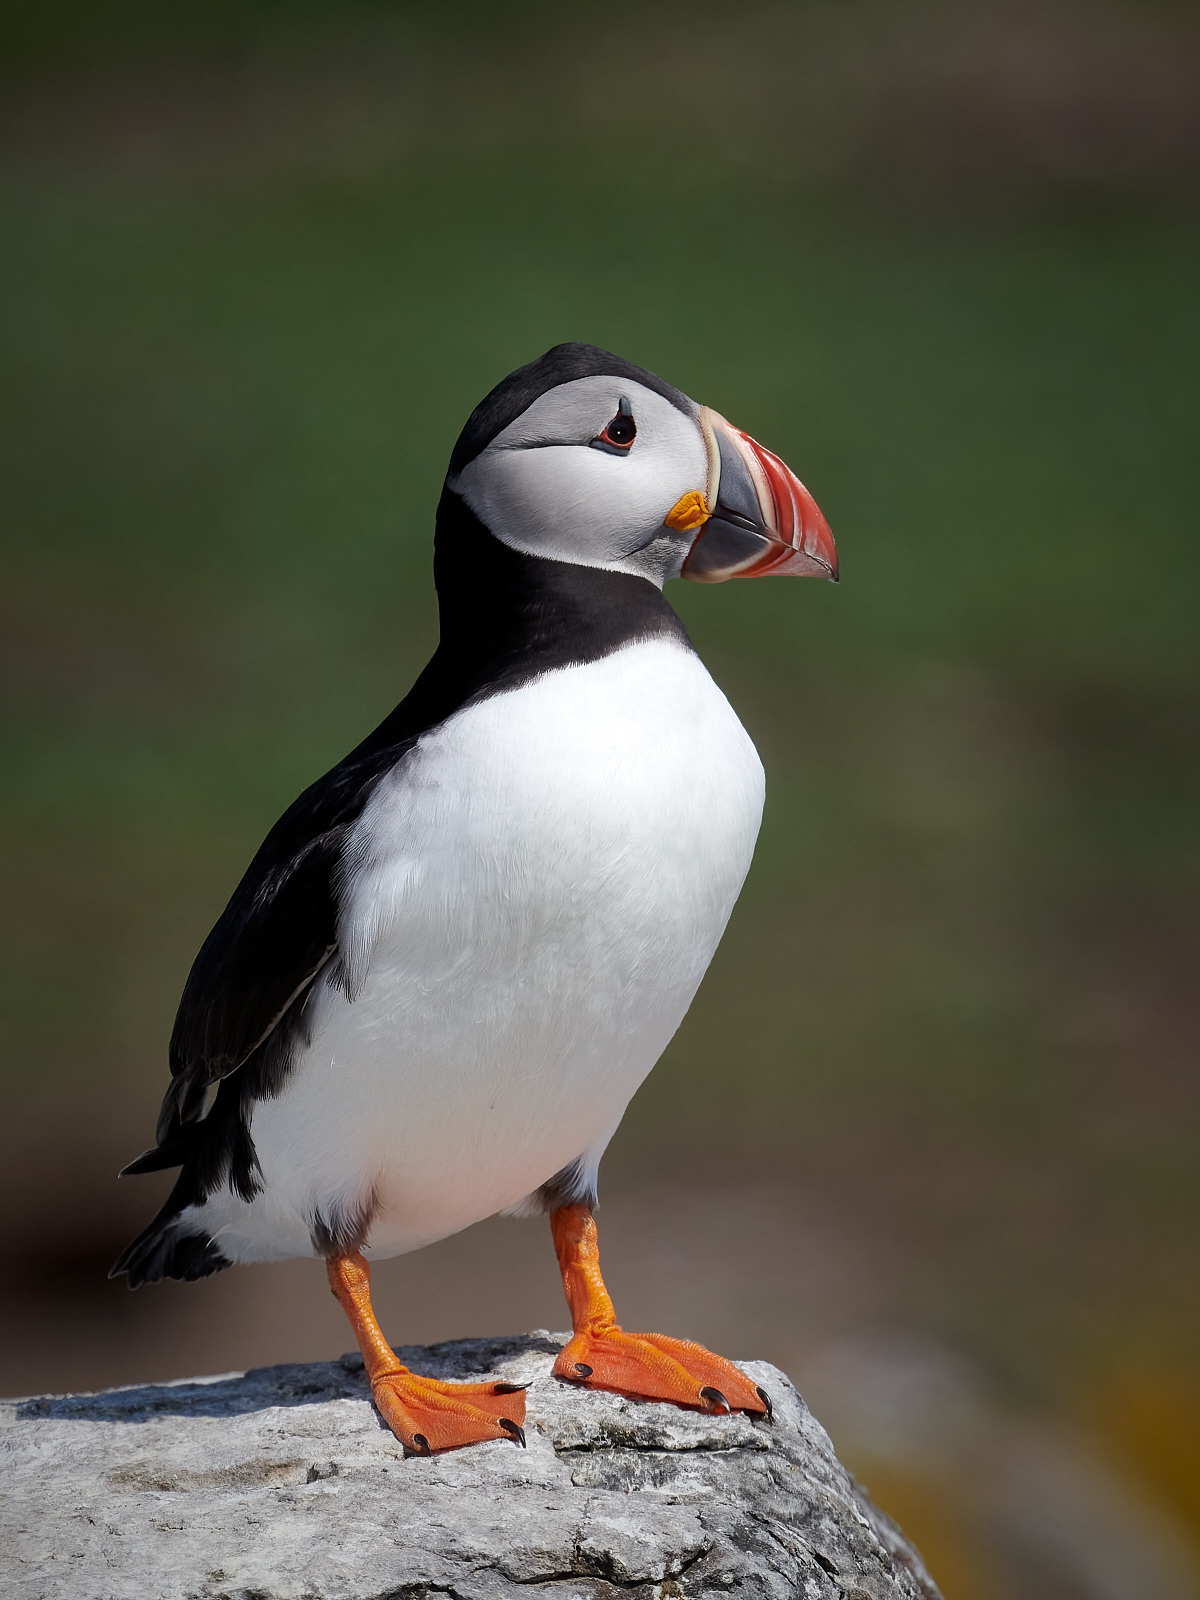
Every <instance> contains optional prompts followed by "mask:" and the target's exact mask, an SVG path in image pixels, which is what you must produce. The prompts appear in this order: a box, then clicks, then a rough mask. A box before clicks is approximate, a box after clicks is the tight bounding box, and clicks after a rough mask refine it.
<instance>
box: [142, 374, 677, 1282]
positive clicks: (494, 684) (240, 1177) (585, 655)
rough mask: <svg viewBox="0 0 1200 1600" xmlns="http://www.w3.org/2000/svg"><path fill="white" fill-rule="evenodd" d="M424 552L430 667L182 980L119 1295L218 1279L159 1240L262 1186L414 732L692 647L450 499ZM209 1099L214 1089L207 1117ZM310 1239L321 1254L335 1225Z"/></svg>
mask: <svg viewBox="0 0 1200 1600" xmlns="http://www.w3.org/2000/svg"><path fill="white" fill-rule="evenodd" d="M587 348H589V347H586V346H583V347H580V346H560V347H559V350H564V349H566V350H579V349H585V350H586V349H587ZM555 355H556V352H555V351H551V352H549V354H548V355H547V356H545V357H543V358H542V361H543V363H547V362H551V358H552V357H554V356H555ZM609 359H610V360H611V359H612V358H609ZM533 365H534V366H535V367H536V366H538V365H539V364H538V363H534V364H533ZM551 365H552V367H553V366H554V364H553V363H551ZM620 365H621V366H622V367H624V366H625V365H626V364H624V363H621V364H620ZM530 370H531V369H530V368H523V369H522V372H528V371H530ZM554 370H558V369H557V367H555V368H554ZM603 370H609V369H608V368H605V369H603ZM632 371H633V372H634V373H637V372H638V369H636V368H634V369H632ZM573 375H574V376H579V373H578V372H574V373H573ZM520 376H521V374H520V373H518V374H514V378H520ZM647 376H648V375H639V381H645V378H646V377H647ZM559 381H562V380H559ZM653 381H654V384H655V386H656V387H658V388H659V389H660V390H661V389H662V388H663V387H664V386H663V385H660V384H659V383H658V380H653ZM512 382H513V379H508V380H506V383H512ZM504 387H505V386H504V385H501V386H500V389H497V390H494V391H493V395H492V396H489V400H491V399H492V398H493V397H494V396H496V395H498V394H499V393H500V390H501V389H503V388H504ZM522 392H523V391H522ZM539 392H541V391H539ZM515 403H516V402H515V401H506V402H505V407H507V406H508V405H511V404H515ZM487 404H488V401H485V402H484V405H485V406H486V405H487ZM524 404H525V405H528V404H529V401H528V400H526V401H525V403H524ZM479 409H480V410H482V409H483V408H482V407H481V408H479ZM502 409H504V408H498V409H497V414H499V410H502ZM520 409H521V410H523V409H524V405H522V406H521V408H520ZM478 414H479V413H478V412H476V414H475V415H476V416H478ZM519 414H520V412H519V411H517V412H515V413H514V415H519ZM472 420H473V421H474V418H473V419H472ZM484 426H485V424H480V425H479V431H480V432H482V429H483V428H484ZM486 426H491V423H490V422H489V423H487V424H486ZM499 426H506V423H500V424H499ZM470 427H471V423H468V429H470ZM496 431H498V428H497V430H496ZM464 437H465V432H464ZM459 443H460V446H461V445H462V440H460V441H459ZM481 448H482V447H481ZM434 550H435V553H434V578H435V582H436V586H437V592H438V604H439V612H440V618H441V638H440V642H439V644H438V648H437V650H436V651H435V653H434V655H433V657H432V658H431V660H430V662H429V664H428V665H427V666H426V668H425V670H424V671H423V672H422V673H421V675H420V677H419V678H418V679H417V681H416V683H415V684H414V685H413V687H412V689H411V691H410V692H409V694H408V695H407V696H406V697H405V698H404V700H402V701H401V703H400V704H399V705H398V706H397V707H396V709H395V710H394V711H393V712H392V713H391V715H390V716H388V717H386V718H385V719H384V721H383V722H382V723H380V725H379V726H378V727H377V728H376V729H375V730H374V732H373V733H371V734H369V735H368V736H367V738H365V739H364V740H363V741H362V743H361V744H359V745H357V746H356V747H355V748H354V749H353V750H352V751H351V752H350V754H349V755H348V756H346V758H345V759H344V760H343V761H340V762H339V763H338V764H337V766H335V767H334V768H333V769H332V770H331V771H329V772H327V773H326V774H325V776H324V777H322V778H319V779H318V780H317V782H316V783H314V784H312V785H311V786H310V787H309V788H307V789H306V790H305V791H304V792H303V794H301V795H300V796H299V798H298V799H297V800H295V801H294V802H293V804H292V805H291V806H289V807H288V809H287V810H286V811H285V812H284V814H283V816H282V817H281V818H280V819H279V821H278V822H277V823H276V824H275V826H274V827H273V828H272V829H271V831H270V833H268V835H267V837H266V839H265V840H264V841H263V843H262V845H261V846H260V847H259V849H258V852H257V853H256V855H255V856H254V859H253V860H252V861H251V863H250V866H249V868H248V869H247V871H246V874H245V876H244V877H243V879H242V881H241V883H239V884H238V886H237V888H236V889H235V891H234V893H233V896H232V898H231V899H230V901H229V904H228V905H227V906H226V908H225V910H224V911H223V912H222V914H221V916H220V918H219V919H218V921H217V924H216V926H215V927H214V928H213V930H212V932H211V933H210V934H209V936H208V938H207V939H206V940H205V941H204V944H203V946H202V947H201V950H200V953H199V955H198V956H197V957H196V960H195V963H194V965H193V967H192V970H191V973H190V974H189V976H188V980H187V983H186V985H185V987H184V991H183V997H182V999H181V1001H180V1006H179V1012H178V1015H177V1017H176V1021H175V1028H174V1031H173V1033H172V1036H171V1043H170V1051H169V1055H170V1066H171V1073H172V1081H171V1084H170V1087H169V1088H168V1090H167V1093H166V1097H165V1099H164V1101H163V1106H162V1112H161V1114H160V1117H159V1123H158V1130H157V1138H158V1144H157V1147H156V1148H155V1149H153V1150H150V1151H147V1152H146V1154H145V1155H143V1156H141V1157H140V1158H139V1159H138V1160H137V1161H135V1162H133V1163H132V1164H131V1165H130V1166H129V1167H127V1168H126V1169H125V1171H126V1172H127V1173H135V1172H151V1171H156V1170H159V1169H161V1168H164V1167H171V1166H179V1165H182V1167H183V1171H182V1173H181V1174H180V1177H179V1181H178V1183H177V1184H176V1186H175V1189H174V1191H173V1192H172V1194H171V1197H170V1199H169V1200H168V1202H167V1204H166V1206H164V1208H163V1210H162V1211H161V1212H160V1213H159V1215H158V1217H156V1218H155V1220H154V1222H153V1223H151V1225H150V1227H149V1228H147V1229H146V1230H145V1232H144V1233H143V1234H142V1235H140V1236H139V1238H138V1239H136V1240H135V1241H134V1242H133V1244H132V1245H130V1247H129V1248H128V1249H127V1250H126V1251H125V1253H124V1255H122V1257H121V1258H120V1260H119V1261H118V1262H117V1263H116V1265H115V1266H114V1268H113V1272H114V1274H116V1273H120V1272H127V1273H128V1274H129V1280H130V1284H131V1285H132V1286H134V1287H136V1286H137V1284H139V1283H142V1282H145V1281H149V1280H152V1279H154V1278H158V1277H162V1276H177V1277H199V1276H203V1275H204V1274H206V1273H208V1272H212V1271H215V1270H216V1269H217V1268H218V1267H221V1266H225V1265H227V1264H228V1263H227V1262H226V1261H225V1259H224V1257H222V1256H221V1255H220V1252H219V1250H218V1249H217V1247H216V1246H215V1245H214V1244H213V1243H212V1241H207V1240H202V1239H200V1238H198V1237H197V1236H195V1235H189V1236H184V1237H179V1236H178V1235H177V1233H176V1232H175V1231H174V1230H173V1226H172V1225H173V1223H174V1221H175V1219H176V1218H177V1217H178V1214H179V1212H180V1211H181V1210H182V1209H183V1208H184V1207H185V1206H187V1205H189V1204H193V1203H198V1202H200V1201H201V1200H203V1199H204V1198H205V1197H206V1196H207V1195H209V1194H211V1193H212V1192H213V1191H214V1190H215V1189H216V1188H217V1187H219V1185H221V1184H222V1183H228V1184H229V1185H230V1187H231V1188H232V1189H233V1190H234V1191H235V1192H236V1193H237V1194H239V1195H241V1196H242V1198H243V1199H247V1200H249V1199H251V1198H253V1196H254V1195H255V1194H256V1193H257V1192H259V1190H260V1188H261V1174H260V1172H259V1169H258V1163H257V1159H256V1156H255V1152H254V1145H253V1141H252V1139H251V1136H250V1129H249V1123H250V1115H251V1111H252V1109H253V1106H254V1103H255V1102H256V1101H257V1100H260V1099H262V1098H264V1097H267V1096H271V1095H275V1094H278V1093H279V1091H280V1089H281V1088H282V1087H283V1085H284V1083H285V1082H286V1079H287V1076H288V1073H289V1071H290V1070H291V1066H292V1062H293V1059H294V1058H295V1055H296V1052H297V1048H298V1047H299V1046H302V1045H303V1044H305V1043H306V1042H307V1041H308V1037H309V1032H308V1029H309V1013H310V1002H311V1000H312V998H313V995H314V992H315V990H314V982H315V980H316V978H317V977H318V976H319V975H320V974H322V973H323V972H325V971H326V969H329V974H330V976H331V977H332V978H333V979H334V980H335V981H336V980H337V979H338V978H339V963H338V947H337V926H338V916H339V909H340V903H339V897H340V892H341V873H342V867H343V852H344V849H345V846H346V841H347V838H348V836H349V834H350V831H351V829H352V828H353V826H354V824H355V822H356V821H357V820H358V818H359V816H360V815H361V814H362V811H363V808H364V806H365V805H366V803H367V801H368V800H369V799H370V797H371V795H372V793H373V792H374V790H375V788H376V786H377V785H378V784H379V782H380V781H381V779H382V778H383V777H384V776H385V775H386V774H387V773H389V772H391V771H392V770H393V769H394V768H395V767H396V766H397V765H398V764H399V763H401V762H403V760H404V759H405V757H406V756H407V755H408V754H409V752H410V751H411V750H412V749H413V748H414V747H415V745H416V743H417V741H418V740H419V739H420V737H421V735H422V734H423V733H426V732H428V731H429V730H431V729H432V728H435V727H437V726H438V725H439V724H440V723H442V722H444V721H445V720H446V719H447V718H448V717H450V716H452V715H453V714H454V713H455V712H456V711H458V710H460V709H462V708H463V707H464V706H467V705H471V704H474V703H476V702H478V701H480V700H483V699H486V698H487V697H489V696H491V695H495V694H501V693H505V692H508V691H511V690H514V689H517V688H519V687H520V686H521V685H522V684H523V683H527V682H529V681H530V680H531V679H533V678H536V677H538V676H539V675H540V674H542V673H544V672H547V671H550V670H552V669H554V668H557V667H564V666H569V665H572V664H580V663H584V662H587V661H593V660H597V659H599V658H600V657H602V656H604V655H607V654H609V653H611V652H612V651H613V650H616V649H619V648H620V647H621V646H622V645H625V644H628V643H631V642H633V641H634V640H638V639H649V638H653V637H656V636H663V637H670V638H674V639H676V640H678V641H679V642H680V643H682V644H683V645H685V646H686V647H689V648H690V641H689V640H688V638H687V634H686V632H685V630H684V627H683V624H682V623H681V622H680V620H679V618H678V617H677V615H676V614H675V612H674V611H673V610H672V608H671V606H670V605H669V603H668V602H667V601H666V600H665V599H664V597H663V595H662V593H661V592H660V591H659V590H658V589H657V588H656V587H655V585H654V584H653V583H651V582H650V581H649V580H647V579H644V578H640V577H634V576H632V575H630V574H626V573H619V572H608V571H602V570H600V569H598V568H594V567H583V566H576V565H573V564H571V563H568V562H562V561H550V560H546V559H544V558H542V557H539V556H531V555H525V554H522V553H521V552H519V551H516V550H513V549H511V548H509V547H508V546H507V545H504V544H502V543H501V542H500V541H499V540H498V539H496V538H494V537H493V536H492V534H491V533H489V531H488V530H487V528H485V527H484V526H483V524H482V523H481V522H480V521H479V520H478V518H477V517H476V516H475V515H474V513H473V512H472V511H470V509H469V508H468V507H467V506H466V505H465V503H464V502H463V501H462V500H461V499H460V498H459V497H458V496H457V495H456V494H454V493H453V492H451V491H450V490H449V489H445V490H443V493H442V498H441V502H440V504H439V506H438V512H437V529H436V536H435V547H434ZM213 1084H219V1088H218V1091H217V1095H216V1098H215V1100H214V1101H213V1103H212V1105H211V1107H210V1108H209V1110H208V1112H207V1115H206V1114H205V1106H206V1103H207V1101H208V1098H209V1091H210V1090H211V1088H212V1086H213ZM321 1225H322V1226H323V1227H324V1229H325V1231H326V1233H328V1234H331V1235H333V1236H334V1237H335V1240H336V1227H334V1226H333V1224H332V1222H331V1221H330V1220H328V1219H327V1220H326V1221H325V1222H324V1223H322V1224H321Z"/></svg>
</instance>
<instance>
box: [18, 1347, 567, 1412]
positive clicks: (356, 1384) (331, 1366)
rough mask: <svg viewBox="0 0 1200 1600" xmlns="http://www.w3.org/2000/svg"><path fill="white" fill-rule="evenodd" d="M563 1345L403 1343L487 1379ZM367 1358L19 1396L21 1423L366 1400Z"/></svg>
mask: <svg viewBox="0 0 1200 1600" xmlns="http://www.w3.org/2000/svg"><path fill="white" fill-rule="evenodd" d="M559 1349H560V1342H557V1341H555V1340H554V1339H553V1338H551V1337H549V1336H545V1335H541V1334H524V1335H517V1336H514V1337H511V1338H494V1339H450V1340H447V1341H446V1342H445V1343H444V1344H435V1345H429V1346H414V1345H406V1346H398V1347H397V1353H398V1354H399V1356H400V1358H401V1360H402V1361H404V1362H405V1363H406V1365H409V1366H411V1367H412V1368H413V1369H414V1370H416V1371H422V1372H425V1373H427V1374H428V1375H429V1376H430V1377H439V1378H461V1379H464V1380H468V1379H475V1380H478V1379H479V1378H484V1377H487V1376H489V1375H492V1374H494V1372H495V1368H496V1365H497V1363H499V1362H501V1361H510V1360H512V1359H513V1358H514V1357H518V1356H524V1355H534V1354H536V1355H557V1354H558V1351H559ZM369 1398H370V1389H369V1387H368V1385H367V1382H366V1379H365V1377H364V1376H363V1364H362V1357H361V1356H360V1355H359V1354H358V1353H357V1352H354V1353H353V1354H351V1355H345V1356H342V1357H341V1358H340V1359H339V1360H337V1361H311V1362H307V1363H303V1364H299V1365H295V1364H293V1365H282V1366H277V1367H254V1368H252V1369H251V1370H250V1371H249V1372H245V1373H240V1372H235V1373H230V1374H228V1375H227V1376H223V1377H216V1378H184V1379H177V1380H175V1381H174V1382H171V1383H147V1384H139V1385H136V1386H134V1387H132V1388H128V1389H106V1390H103V1391H102V1392H101V1393H99V1394H78V1395H39V1396H35V1397H33V1398H31V1399H28V1400H19V1401H17V1403H16V1405H15V1408H14V1410H15V1414H16V1416H17V1418H18V1419H19V1420H21V1421H34V1420H37V1421H39V1422H46V1421H53V1422H114V1423H118V1422H119V1423H139V1422H153V1421H155V1420H156V1419H157V1418H159V1417H182V1416H186V1417H236V1416H244V1415H246V1414H247V1413H249V1412H253V1411H266V1410H268V1409H269V1408H270V1407H272V1406H311V1405H324V1404H325V1403H326V1402H328V1401H330V1400H367V1399H369Z"/></svg>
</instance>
